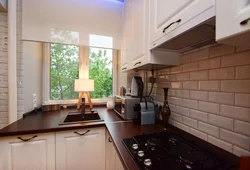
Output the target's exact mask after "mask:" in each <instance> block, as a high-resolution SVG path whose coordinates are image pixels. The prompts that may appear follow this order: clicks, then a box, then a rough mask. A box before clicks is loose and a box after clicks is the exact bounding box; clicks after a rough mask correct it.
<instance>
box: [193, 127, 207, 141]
mask: <svg viewBox="0 0 250 170" xmlns="http://www.w3.org/2000/svg"><path fill="white" fill-rule="evenodd" d="M189 132H190V133H191V134H192V135H194V136H196V137H198V138H200V139H203V140H205V141H207V134H205V133H203V132H200V131H198V130H196V129H193V128H190V131H189Z"/></svg>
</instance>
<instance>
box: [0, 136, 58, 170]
mask: <svg viewBox="0 0 250 170" xmlns="http://www.w3.org/2000/svg"><path fill="white" fill-rule="evenodd" d="M18 137H20V138H18ZM21 139H24V140H26V139H30V140H29V141H26V142H24V141H22V140H21ZM32 169H39V170H54V169H55V134H54V133H47V134H37V135H24V136H17V137H8V138H3V139H2V138H0V170H32Z"/></svg>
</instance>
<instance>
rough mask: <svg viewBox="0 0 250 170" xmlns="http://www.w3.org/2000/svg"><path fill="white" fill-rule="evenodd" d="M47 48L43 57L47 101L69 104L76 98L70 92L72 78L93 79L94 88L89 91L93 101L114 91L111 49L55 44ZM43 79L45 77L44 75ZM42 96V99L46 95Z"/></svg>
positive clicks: (72, 84) (112, 54)
mask: <svg viewBox="0 0 250 170" xmlns="http://www.w3.org/2000/svg"><path fill="white" fill-rule="evenodd" d="M47 48H49V53H48V59H45V61H44V63H46V60H48V62H50V67H49V72H47V75H49V80H47V81H48V83H47V84H49V87H48V88H47V91H48V94H49V95H48V98H49V99H48V101H51V102H56V101H62V102H63V101H64V102H63V103H67V102H65V101H68V102H69V103H70V102H71V101H72V102H73V100H76V99H77V98H78V93H76V92H74V79H78V78H89V79H93V80H95V91H94V92H91V94H90V95H91V98H92V99H94V100H95V99H98V100H99V99H106V98H108V96H110V95H112V94H113V93H114V88H113V87H114V86H115V85H114V83H116V80H114V76H115V75H116V71H115V73H113V68H116V67H114V66H115V65H116V64H117V63H116V62H117V61H116V59H115V57H116V53H114V50H112V49H104V48H94V47H85V46H75V45H65V44H55V43H51V44H49V45H48V47H47ZM44 49H45V50H47V49H46V48H44ZM114 54H115V56H114ZM44 69H45V70H46V68H44ZM116 69H117V68H116ZM45 74H46V71H45ZM44 78H45V79H46V76H45V77H44ZM115 79H116V78H115ZM45 86H46V83H45ZM45 91H46V88H45ZM44 96H45V97H44V98H45V99H46V94H44ZM45 101H47V100H45ZM96 101H97V100H96ZM99 101H103V100H99Z"/></svg>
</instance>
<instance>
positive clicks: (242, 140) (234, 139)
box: [220, 129, 250, 150]
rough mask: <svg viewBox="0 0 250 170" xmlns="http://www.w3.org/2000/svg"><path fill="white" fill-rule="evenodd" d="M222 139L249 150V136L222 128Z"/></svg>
mask: <svg viewBox="0 0 250 170" xmlns="http://www.w3.org/2000/svg"><path fill="white" fill-rule="evenodd" d="M220 139H222V140H225V141H227V142H230V143H232V144H235V145H237V146H239V147H242V148H244V149H246V150H249V145H250V139H249V137H246V136H243V135H240V134H237V133H234V132H231V131H228V130H225V129H220Z"/></svg>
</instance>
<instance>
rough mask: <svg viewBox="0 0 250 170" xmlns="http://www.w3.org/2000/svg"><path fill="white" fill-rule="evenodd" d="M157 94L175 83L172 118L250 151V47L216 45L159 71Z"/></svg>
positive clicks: (238, 151)
mask: <svg viewBox="0 0 250 170" xmlns="http://www.w3.org/2000/svg"><path fill="white" fill-rule="evenodd" d="M156 81H157V83H156V86H155V88H154V90H153V97H154V98H155V99H156V100H157V101H160V102H162V101H163V89H162V88H163V87H170V90H169V98H168V102H169V106H170V109H171V118H170V123H171V124H172V125H174V126H176V127H178V128H180V129H183V130H184V131H187V132H189V133H191V134H193V135H195V136H197V137H199V138H201V139H203V140H206V141H208V142H210V143H212V144H214V145H216V146H218V147H221V148H222V149H225V150H227V151H228V152H232V153H234V154H235V155H238V156H240V155H246V154H248V155H249V154H250V152H249V151H250V48H249V50H247V48H236V47H230V46H225V45H215V46H212V47H210V48H203V49H199V50H196V51H192V52H188V53H185V54H183V55H182V56H181V65H180V66H177V67H171V68H167V69H162V70H159V71H157V80H156Z"/></svg>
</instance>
